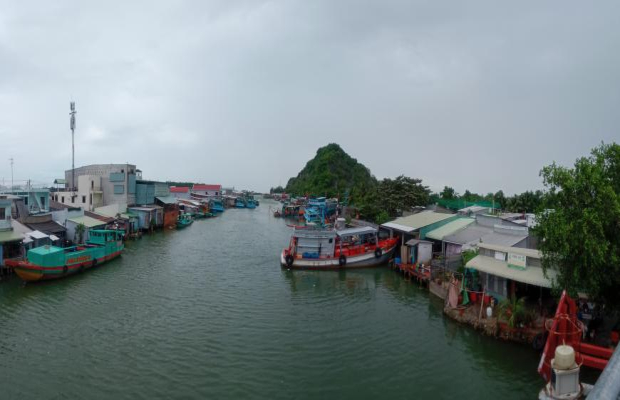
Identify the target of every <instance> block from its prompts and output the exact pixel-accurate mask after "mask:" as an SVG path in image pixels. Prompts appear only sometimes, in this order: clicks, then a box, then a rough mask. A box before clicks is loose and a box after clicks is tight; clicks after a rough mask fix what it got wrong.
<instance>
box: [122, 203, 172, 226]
mask: <svg viewBox="0 0 620 400" xmlns="http://www.w3.org/2000/svg"><path fill="white" fill-rule="evenodd" d="M127 210H128V211H129V212H131V213H133V214H135V215H136V216H137V217H138V229H141V230H149V229H151V228H160V227H162V226H163V223H164V209H163V208H162V207H160V206H150V205H147V206H135V207H128V208H127Z"/></svg>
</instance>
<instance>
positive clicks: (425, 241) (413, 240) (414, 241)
mask: <svg viewBox="0 0 620 400" xmlns="http://www.w3.org/2000/svg"><path fill="white" fill-rule="evenodd" d="M420 243H432V242H429V241H428V240H420V239H411V240H408V241H407V243H405V244H406V245H407V246H415V245H417V244H420Z"/></svg>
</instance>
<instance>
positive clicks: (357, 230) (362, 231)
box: [336, 226, 377, 236]
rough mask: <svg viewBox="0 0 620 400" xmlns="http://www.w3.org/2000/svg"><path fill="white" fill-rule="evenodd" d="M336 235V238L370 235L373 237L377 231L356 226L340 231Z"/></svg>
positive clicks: (367, 227) (368, 227)
mask: <svg viewBox="0 0 620 400" xmlns="http://www.w3.org/2000/svg"><path fill="white" fill-rule="evenodd" d="M336 233H338V236H353V235H368V234H371V233H372V234H373V235H374V234H375V233H377V230H376V229H374V228H371V227H370V226H358V227H355V228H349V229H342V230H340V231H337V232H336Z"/></svg>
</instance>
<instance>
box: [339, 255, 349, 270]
mask: <svg viewBox="0 0 620 400" xmlns="http://www.w3.org/2000/svg"><path fill="white" fill-rule="evenodd" d="M338 264H340V266H341V267H344V266H345V265H347V256H345V255H344V254H342V255H341V256H340V258H339V259H338Z"/></svg>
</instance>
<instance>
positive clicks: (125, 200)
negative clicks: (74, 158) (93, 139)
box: [65, 164, 136, 206]
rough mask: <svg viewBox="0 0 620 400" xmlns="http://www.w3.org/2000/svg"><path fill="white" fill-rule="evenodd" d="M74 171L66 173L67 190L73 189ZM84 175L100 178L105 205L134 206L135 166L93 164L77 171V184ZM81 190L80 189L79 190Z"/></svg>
mask: <svg viewBox="0 0 620 400" xmlns="http://www.w3.org/2000/svg"><path fill="white" fill-rule="evenodd" d="M71 171H72V170H67V171H65V180H66V181H67V188H71V187H73V186H74V185H73V181H72V173H71ZM83 175H90V176H97V177H100V179H101V182H100V185H101V191H102V192H103V204H102V205H104V206H107V205H109V204H114V203H118V204H134V203H135V192H136V166H135V165H133V164H93V165H86V166H84V167H80V168H76V169H75V177H76V181H77V182H76V183H78V184H79V183H80V181H79V177H80V176H83ZM78 190H79V188H78Z"/></svg>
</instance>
